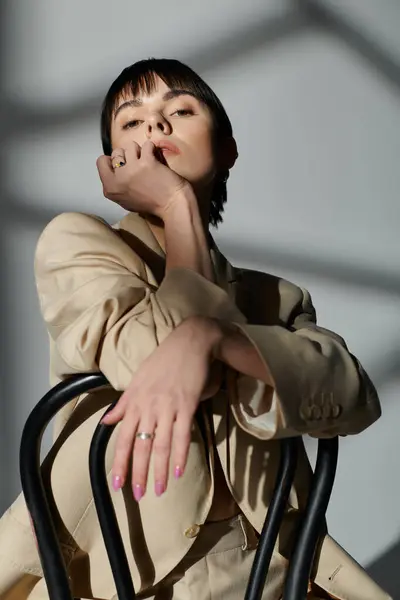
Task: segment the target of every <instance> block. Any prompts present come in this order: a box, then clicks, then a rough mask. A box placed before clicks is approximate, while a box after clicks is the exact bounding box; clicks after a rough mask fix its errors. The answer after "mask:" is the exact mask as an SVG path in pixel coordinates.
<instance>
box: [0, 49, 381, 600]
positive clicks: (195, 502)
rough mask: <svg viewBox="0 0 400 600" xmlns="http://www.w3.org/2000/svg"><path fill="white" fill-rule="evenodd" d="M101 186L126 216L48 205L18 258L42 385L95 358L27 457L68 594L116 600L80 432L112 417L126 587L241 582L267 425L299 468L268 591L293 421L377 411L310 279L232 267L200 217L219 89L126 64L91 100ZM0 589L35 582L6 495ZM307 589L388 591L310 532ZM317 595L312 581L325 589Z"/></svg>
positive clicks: (22, 528)
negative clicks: (30, 297) (313, 551)
mask: <svg viewBox="0 0 400 600" xmlns="http://www.w3.org/2000/svg"><path fill="white" fill-rule="evenodd" d="M101 127H102V141H103V150H104V155H103V156H101V157H100V158H99V159H98V163H97V165H98V170H99V175H100V178H101V181H102V184H103V189H104V194H105V196H106V197H107V198H109V199H110V200H113V201H114V202H117V203H118V204H120V205H121V206H123V207H124V208H125V209H126V210H127V211H128V214H127V216H126V217H124V218H123V219H122V221H121V222H120V223H119V224H117V225H116V226H114V227H110V226H109V225H107V224H106V223H105V222H104V221H102V220H101V219H99V218H98V217H94V216H91V215H84V214H79V213H67V214H62V215H59V216H58V217H57V218H55V219H54V220H53V221H52V222H51V223H50V224H49V225H48V226H47V227H46V229H45V231H44V232H43V234H42V235H41V238H40V240H39V243H38V246H37V252H36V261H35V272H36V279H37V287H38V293H39V298H40V303H41V309H42V313H43V317H44V319H45V322H46V324H47V327H48V330H49V334H50V345H51V371H52V381H51V383H52V384H54V383H56V382H57V381H59V380H61V379H63V378H65V377H67V376H68V375H70V374H72V373H77V372H88V371H98V370H100V371H102V372H103V373H104V374H105V375H106V377H107V378H108V379H109V381H110V383H111V384H112V386H113V388H114V390H113V391H110V390H101V391H97V392H93V393H91V394H88V395H86V396H85V397H81V398H78V399H77V400H76V401H75V403H74V405H73V406H68V407H66V408H65V409H64V410H63V411H62V413H61V414H60V415H59V417H58V420H57V424H56V429H55V442H54V445H53V448H52V450H51V452H50V454H49V456H48V457H47V459H46V461H45V464H44V476H45V477H46V478H48V484H49V485H50V484H51V486H52V490H53V493H54V498H55V503H56V505H57V508H58V515H57V521H56V526H57V530H58V534H59V536H60V539H61V543H62V548H63V552H64V556H65V559H66V561H67V563H68V567H69V573H70V577H71V583H72V587H73V592H74V595H75V596H79V597H85V598H104V599H111V598H115V587H114V583H113V580H112V576H111V571H110V568H109V566H108V561H107V557H106V554H105V549H104V545H103V542H102V539H101V534H100V531H99V527H98V523H97V518H96V512H95V509H94V506H93V498H92V495H91V490H90V484H89V475H88V468H87V465H86V457H87V455H88V451H89V444H90V440H91V437H92V433H93V430H94V428H95V426H96V424H97V423H98V420H99V418H100V416H101V415H102V414H103V412H104V407H105V406H107V405H108V404H109V403H110V402H111V401H113V400H114V399H115V398H116V397H117V395H118V394H119V392H122V395H120V398H119V401H118V403H117V405H116V407H115V408H114V409H113V411H111V412H110V413H109V415H108V416H107V418H105V419H104V421H105V422H106V423H108V424H116V423H118V427H116V429H115V431H114V434H113V436H112V438H111V442H110V446H109V453H108V457H107V470H108V473H109V480H110V487H113V488H114V490H115V492H116V493H115V494H113V501H114V504H115V509H116V512H117V516H118V519H119V522H120V526H121V532H122V535H123V539H124V542H125V546H126V549H127V554H128V559H129V562H130V566H131V571H132V576H133V579H134V584H135V589H136V590H138V591H140V594H139V597H140V598H155V599H158V600H160V599H161V598H174V599H175V600H189V599H193V600H202V599H203V598H204V599H205V598H209V597H213V598H218V599H221V600H224V599H226V600H236V599H239V598H243V597H244V591H245V588H246V584H247V580H248V576H249V573H250V568H251V564H252V560H253V558H254V553H255V548H256V545H257V539H258V533H259V532H260V530H261V527H262V524H263V522H264V518H265V514H266V510H267V507H268V503H269V499H270V496H271V492H272V488H273V484H274V481H275V476H276V470H277V464H278V460H279V438H281V437H284V436H292V435H298V436H299V454H300V459H299V465H298V469H297V475H296V481H295V485H294V487H293V490H292V493H291V496H290V502H289V507H288V509H287V511H286V514H285V518H284V522H283V525H282V528H281V532H280V536H279V541H278V543H277V546H276V548H275V552H274V555H273V558H272V562H271V568H270V571H269V575H268V579H267V584H266V588H265V592H264V596H263V598H264V599H266V600H277V599H278V598H281V595H282V588H283V582H284V577H285V572H286V567H287V558H288V556H289V554H290V549H291V545H292V540H293V531H294V527H295V525H296V522H297V516H298V514H299V512H300V511H301V509H302V508H303V507H304V503H305V499H306V496H307V489H308V484H309V479H310V467H309V464H308V461H307V458H306V454H305V451H304V447H303V445H302V442H301V437H300V436H301V435H302V434H306V433H308V434H311V435H313V436H315V437H323V436H327V437H329V436H335V435H338V434H340V435H347V434H354V433H359V432H360V431H362V430H364V429H365V428H366V427H368V426H369V425H371V424H372V423H373V422H374V421H375V420H376V419H377V418H378V417H379V416H380V406H379V401H378V398H377V395H376V392H375V389H374V387H373V385H372V384H371V382H370V380H369V379H368V377H367V375H366V373H365V372H364V370H363V369H362V367H361V365H360V364H359V362H358V361H357V359H356V358H355V357H354V356H352V355H351V354H350V353H349V351H348V350H347V348H346V345H345V343H344V341H343V340H342V339H341V338H340V337H339V336H337V335H336V334H334V333H332V332H330V331H327V330H325V329H322V328H320V327H318V326H317V325H316V322H315V312H314V308H313V305H312V303H311V299H310V296H309V294H308V293H307V292H306V291H305V290H302V289H300V288H298V287H296V286H295V285H293V284H291V283H289V282H287V281H284V280H282V279H278V278H277V277H274V276H272V275H268V274H264V273H260V272H255V271H248V270H240V269H235V268H233V267H232V266H231V265H230V264H229V263H228V261H227V260H226V259H225V258H224V257H223V255H222V254H221V253H220V252H219V250H218V248H217V247H216V245H215V243H214V242H213V239H212V237H211V236H210V234H209V232H208V227H209V225H213V226H217V225H218V223H219V222H221V221H222V217H221V213H222V211H223V205H224V202H225V200H226V180H227V178H228V175H229V170H230V169H231V168H232V167H233V165H234V163H235V160H236V157H237V150H236V144H235V141H234V139H233V136H232V128H231V124H230V122H229V119H228V117H227V115H226V113H225V111H224V109H223V107H222V105H221V103H220V102H219V100H218V98H217V97H216V96H215V94H214V93H213V92H212V90H211V89H210V88H209V87H208V86H207V85H206V83H205V82H204V81H203V80H202V79H200V77H198V76H197V75H196V74H195V73H194V72H193V71H192V70H191V69H189V68H188V67H186V66H185V65H182V64H181V63H179V62H178V61H174V60H154V59H152V60H148V61H141V62H139V63H136V64H134V65H132V66H131V67H128V68H127V69H125V70H124V71H123V72H122V73H121V75H120V76H119V77H118V78H117V79H116V81H115V82H114V83H113V84H112V86H111V88H110V90H109V92H108V94H107V96H106V98H105V101H104V105H103V112H102V119H101ZM0 556H1V563H0V564H1V567H0V597H1V598H2V599H4V600H10V599H14V598H19V599H23V598H29V599H30V600H32V599H37V598H46V591H45V584H44V581H43V579H42V578H41V571H40V565H39V561H38V557H37V552H36V549H35V545H34V541H33V536H32V534H31V532H30V529H29V517H28V515H27V511H26V508H25V505H24V502H23V499H22V498H21V497H20V498H19V499H18V500H17V501H16V502H15V503H14V505H13V506H12V507H11V508H10V510H9V511H8V512H7V513H6V515H5V516H4V517H3V519H2V521H1V529H0ZM313 573H314V575H313V581H312V582H310V598H327V597H335V598H342V599H346V600H350V599H354V600H358V599H361V598H362V599H363V600H379V599H383V598H388V596H387V594H385V593H384V592H383V591H382V590H381V589H380V588H378V586H376V584H375V583H374V582H373V581H372V580H371V579H370V578H369V577H368V576H367V575H366V573H365V572H364V571H363V570H362V569H361V567H359V566H358V565H357V564H356V563H355V561H353V560H352V559H351V557H349V556H348V555H347V554H346V553H345V551H344V550H342V549H341V548H340V546H339V545H338V544H336V542H334V540H333V539H332V538H330V537H329V536H328V535H326V536H325V538H324V540H323V542H322V544H321V548H320V550H319V552H318V556H317V558H316V563H315V568H314V571H313ZM329 594H330V595H329Z"/></svg>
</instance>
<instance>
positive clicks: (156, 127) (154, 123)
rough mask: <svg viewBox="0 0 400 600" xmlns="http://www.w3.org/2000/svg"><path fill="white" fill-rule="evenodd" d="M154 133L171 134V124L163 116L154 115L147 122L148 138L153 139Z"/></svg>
mask: <svg viewBox="0 0 400 600" xmlns="http://www.w3.org/2000/svg"><path fill="white" fill-rule="evenodd" d="M154 133H163V134H164V135H169V134H170V133H171V126H170V124H169V123H168V121H167V120H166V119H165V118H164V117H163V116H162V115H161V114H153V115H151V116H149V117H148V119H147V121H146V135H147V138H148V139H151V137H152V135H153V134H154Z"/></svg>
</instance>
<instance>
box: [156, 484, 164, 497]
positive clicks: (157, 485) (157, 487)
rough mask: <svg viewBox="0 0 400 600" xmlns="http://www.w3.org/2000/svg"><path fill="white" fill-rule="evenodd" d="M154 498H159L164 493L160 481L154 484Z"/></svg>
mask: <svg viewBox="0 0 400 600" xmlns="http://www.w3.org/2000/svg"><path fill="white" fill-rule="evenodd" d="M155 490H156V496H161V494H163V493H164V492H165V486H164V484H163V483H162V482H161V481H156V484H155Z"/></svg>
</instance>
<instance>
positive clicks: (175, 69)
mask: <svg viewBox="0 0 400 600" xmlns="http://www.w3.org/2000/svg"><path fill="white" fill-rule="evenodd" d="M165 63H166V64H165ZM125 71H127V73H126V78H127V79H126V81H125V82H124V84H123V85H122V87H121V88H120V89H119V91H117V90H115V92H116V93H115V96H114V98H113V100H114V102H113V110H112V112H113V113H114V111H115V109H116V105H117V102H118V100H119V99H121V98H123V99H127V98H129V97H133V98H136V97H137V96H140V95H142V94H144V95H146V96H150V95H151V94H152V93H154V92H155V91H156V89H157V78H158V77H159V78H160V79H161V80H162V81H163V82H164V83H165V85H167V86H168V87H169V88H170V89H171V90H173V89H180V90H187V91H188V92H190V93H191V94H193V95H194V96H195V97H196V98H197V99H198V100H199V101H200V102H202V103H203V104H205V105H206V106H208V107H209V108H210V109H211V108H212V106H211V102H210V93H207V91H208V92H211V94H213V92H212V91H211V89H210V90H207V91H206V90H204V86H205V83H204V82H203V80H202V79H201V78H200V77H199V76H198V75H197V73H195V72H194V71H192V69H190V67H187V66H186V65H183V64H182V63H179V62H178V61H173V60H167V59H158V60H156V59H150V60H148V61H141V62H140V63H136V64H134V65H132V67H128V69H125ZM123 73H124V72H123ZM121 83H122V82H121Z"/></svg>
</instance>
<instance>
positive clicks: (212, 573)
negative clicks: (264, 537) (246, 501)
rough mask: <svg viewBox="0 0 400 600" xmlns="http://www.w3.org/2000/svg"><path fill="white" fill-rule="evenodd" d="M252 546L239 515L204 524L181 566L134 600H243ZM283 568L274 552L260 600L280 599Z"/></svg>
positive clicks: (253, 541)
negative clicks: (146, 599) (145, 599)
mask: <svg viewBox="0 0 400 600" xmlns="http://www.w3.org/2000/svg"><path fill="white" fill-rule="evenodd" d="M256 547H257V536H256V534H255V532H254V529H253V527H252V526H251V525H250V523H249V522H248V521H247V519H245V517H244V516H243V515H239V516H237V517H234V518H233V519H229V520H226V521H219V522H216V523H206V524H205V525H203V526H202V530H201V531H200V533H199V535H198V538H197V539H196V541H195V543H194V544H193V546H192V548H191V550H190V551H189V553H188V554H187V555H186V556H185V558H184V559H183V560H182V561H181V563H180V564H179V565H178V566H177V567H176V568H175V569H174V570H173V571H172V573H170V574H169V575H168V577H167V578H166V579H165V580H163V581H161V582H160V583H159V584H157V586H155V587H154V588H152V589H151V590H148V591H146V593H142V594H138V599H139V598H140V599H144V598H148V599H151V600H243V599H244V596H245V592H246V587H247V583H248V580H249V575H250V571H251V566H252V563H253V559H254V555H255V550H256ZM286 568H287V561H286V559H285V558H284V557H283V556H280V555H279V554H276V553H274V554H273V557H272V560H271V565H270V569H269V572H268V576H267V580H266V584H265V588H264V593H263V596H262V600H280V599H281V598H282V591H283V584H284V578H285V574H286ZM309 598H313V599H315V600H317V596H314V595H313V596H309Z"/></svg>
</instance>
